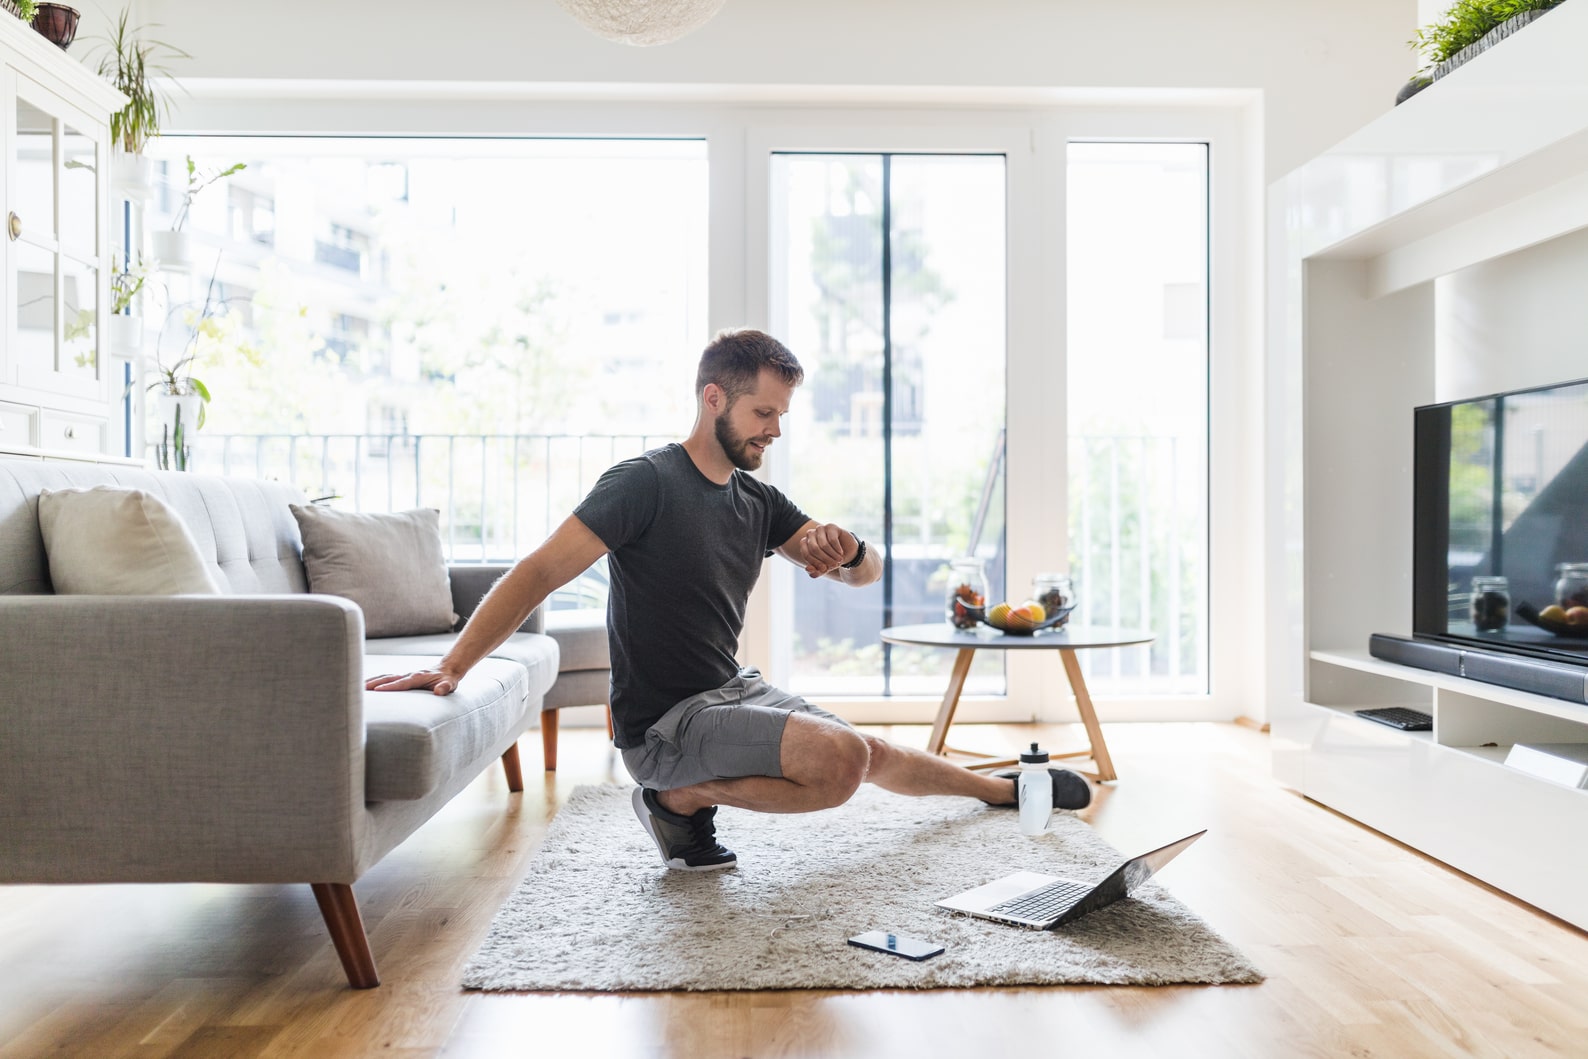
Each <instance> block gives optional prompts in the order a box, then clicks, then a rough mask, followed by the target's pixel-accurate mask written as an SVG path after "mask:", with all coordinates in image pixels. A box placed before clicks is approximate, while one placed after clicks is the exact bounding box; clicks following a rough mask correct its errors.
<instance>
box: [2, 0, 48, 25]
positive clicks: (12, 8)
mask: <svg viewBox="0 0 1588 1059" xmlns="http://www.w3.org/2000/svg"><path fill="white" fill-rule="evenodd" d="M0 8H4V9H5V10H7V11H9V12H11V13H12V14H13V15H15V16H16V17H17V18H20V19H21V20H22V21H24V22H28V23H31V22H32V21H33V16H34V15H36V14H38V13H39V5H38V0H0Z"/></svg>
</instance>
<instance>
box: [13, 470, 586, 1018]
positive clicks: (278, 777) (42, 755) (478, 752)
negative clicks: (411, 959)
mask: <svg viewBox="0 0 1588 1059" xmlns="http://www.w3.org/2000/svg"><path fill="white" fill-rule="evenodd" d="M94 485H120V486H126V487H131V488H137V489H142V490H144V491H146V492H149V493H152V494H154V495H156V496H158V497H160V498H161V499H163V500H164V501H166V503H168V504H169V505H171V507H173V508H175V509H176V511H177V512H178V513H179V514H180V515H181V516H182V517H183V519H184V521H185V522H186V524H187V526H188V528H189V529H190V530H191V531H192V533H193V536H194V537H195V539H196V540H197V542H198V545H199V549H200V551H201V553H202V554H203V555H204V557H205V558H206V560H208V561H209V562H210V563H212V564H213V567H212V572H214V573H215V574H216V575H217V576H218V578H219V582H220V584H221V585H222V586H223V587H224V588H225V589H226V590H227V591H228V593H229V594H228V595H223V596H213V597H206V596H56V595H54V594H53V593H52V589H51V581H50V576H49V568H48V562H47V558H46V555H45V551H44V545H43V541H42V539H41V537H40V533H39V528H38V515H37V507H38V493H39V490H40V489H61V488H71V487H90V486H94ZM305 502H306V499H305V498H304V497H303V496H302V494H300V493H299V492H298V491H297V490H295V489H291V488H289V487H286V486H283V485H281V484H279V483H274V482H262V481H255V480H249V479H231V478H216V477H206V476H200V475H187V474H177V473H166V472H150V471H140V470H135V469H126V468H120V467H112V466H99V465H92V464H68V463H45V462H39V461H29V460H18V459H0V733H3V734H0V821H4V825H3V829H0V883H105V882H239V883H292V882H299V883H301V882H307V883H310V884H311V885H312V886H313V889H314V893H315V897H316V898H317V900H318V901H319V905H320V910H321V913H322V914H323V915H324V917H325V922H326V926H327V927H328V928H329V930H330V934H331V938H332V941H333V942H334V944H335V946H336V950H337V954H338V955H339V956H340V957H341V960H342V964H343V968H344V969H345V970H346V972H347V977H348V981H349V982H350V983H351V984H352V985H353V986H355V987H358V988H368V987H371V986H374V985H377V984H379V978H378V977H377V974H376V971H375V964H374V959H373V956H372V955H371V952H370V948H369V942H368V939H367V937H366V936H365V933H364V928H363V924H362V921H361V920H360V918H359V913H358V906H357V903H356V902H355V900H354V897H353V891H352V884H353V883H354V882H355V881H357V880H358V878H359V877H360V876H361V875H362V874H363V873H364V872H365V871H367V870H368V869H369V868H370V866H371V865H373V864H375V863H376V862H377V861H379V860H380V859H381V857H383V856H384V855H385V854H386V853H387V852H388V851H390V850H391V849H392V848H393V847H395V846H396V845H397V844H398V843H400V842H402V841H403V840H404V839H405V838H407V837H408V836H409V835H410V834H412V833H413V832H414V830H415V829H416V828H418V827H419V826H420V825H421V824H423V823H424V822H425V821H426V820H428V819H429V818H430V816H431V815H432V814H433V813H435V812H436V810H437V809H439V808H440V807H441V806H442V805H444V804H446V802H447V801H448V800H449V799H451V798H452V797H453V796H454V795H455V794H457V793H458V791H460V790H461V789H462V788H463V787H465V786H466V785H467V784H469V783H470V782H471V781H472V780H473V779H474V778H475V777H476V776H478V775H479V774H480V772H481V771H482V770H483V769H485V768H486V767H487V766H488V765H490V764H492V763H493V762H495V761H497V760H501V761H502V763H503V767H504V770H505V772H506V778H507V785H508V787H509V788H510V789H511V790H514V791H517V790H521V789H522V780H521V777H520V770H519V764H518V747H517V740H518V738H519V736H520V735H521V734H523V732H524V731H525V729H526V728H528V727H529V726H530V723H531V722H532V721H533V719H534V718H535V716H536V713H537V712H538V711H539V709H540V708H541V706H542V703H543V700H544V697H545V695H546V693H547V691H548V689H549V688H551V686H552V684H553V681H554V680H555V679H556V675H557V670H558V660H559V652H558V646H557V642H556V641H555V640H554V639H552V638H551V637H549V636H546V635H544V634H543V633H542V632H541V631H540V615H539V613H538V612H537V613H536V614H534V615H532V616H531V617H530V619H529V621H528V622H526V623H525V626H524V628H523V630H521V631H520V632H518V633H516V634H514V636H512V637H511V638H510V639H509V641H508V642H507V643H506V644H504V645H503V647H502V648H501V649H500V650H499V651H498V652H496V657H492V658H488V659H486V660H485V661H483V662H481V663H480V664H479V665H478V666H476V667H475V668H474V669H473V670H472V671H470V673H469V674H468V675H467V676H466V677H465V678H464V680H463V682H462V685H461V687H460V688H459V689H458V691H457V692H456V693H455V694H453V695H450V696H445V697H442V696H436V695H432V694H430V693H428V692H400V693H372V692H365V691H364V690H363V680H364V678H365V676H366V675H372V674H375V673H381V672H397V671H403V670H406V669H410V668H415V667H420V666H423V665H427V664H430V663H432V662H434V661H435V659H436V658H437V657H438V656H439V655H440V654H441V653H442V652H444V651H445V650H446V647H447V646H448V645H449V644H450V642H451V639H452V634H444V635H441V636H428V637H406V638H395V639H390V640H384V641H379V640H373V641H368V642H366V641H365V639H364V621H363V615H362V613H361V612H360V610H359V609H358V607H357V606H355V605H354V604H353V603H351V602H349V601H348V600H345V599H342V598H340V597H336V596H325V595H312V594H309V593H308V591H307V582H306V578H305V573H304V567H303V563H302V560H301V557H300V554H301V543H300V538H299V533H298V527H297V524H296V522H295V520H294V518H293V516H292V514H291V512H290V511H289V509H288V504H289V503H300V504H301V503H305ZM500 572H501V568H494V569H493V568H488V567H478V566H459V567H453V568H451V570H450V573H451V584H452V591H453V597H454V609H455V610H456V611H457V612H458V613H459V614H460V615H462V616H463V619H466V618H467V616H468V615H469V614H470V613H471V612H472V611H473V609H474V606H475V604H476V603H477V602H478V601H479V599H480V597H481V596H482V595H483V594H484V592H485V590H486V589H487V588H488V587H489V586H490V584H491V582H492V581H493V580H494V579H495V578H496V577H497V576H498V575H499V574H500ZM460 625H461V621H460Z"/></svg>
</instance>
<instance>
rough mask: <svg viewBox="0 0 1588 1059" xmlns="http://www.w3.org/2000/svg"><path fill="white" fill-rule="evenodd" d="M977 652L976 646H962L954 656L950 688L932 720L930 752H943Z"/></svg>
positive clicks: (928, 750)
mask: <svg viewBox="0 0 1588 1059" xmlns="http://www.w3.org/2000/svg"><path fill="white" fill-rule="evenodd" d="M975 654H976V648H974V647H961V648H960V649H959V653H958V654H957V655H955V656H954V671H953V673H951V674H950V675H949V678H948V690H947V691H945V692H943V704H942V705H941V706H939V707H938V708H937V719H936V720H935V721H933V722H932V738H931V739H929V740H927V744H926V752H927V753H928V754H941V753H943V752H944V750H943V746H944V744H945V743H946V742H947V741H948V726H949V725H950V724H951V723H953V720H954V710H955V709H957V708H958V706H959V693H960V692H961V691H962V690H964V688H965V678H966V677H967V676H969V675H970V660H971V658H972V656H974V655H975Z"/></svg>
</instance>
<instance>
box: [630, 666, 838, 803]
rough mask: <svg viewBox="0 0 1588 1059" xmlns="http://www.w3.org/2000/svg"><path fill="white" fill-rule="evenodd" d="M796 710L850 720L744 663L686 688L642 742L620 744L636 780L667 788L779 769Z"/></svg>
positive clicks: (827, 718)
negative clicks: (707, 687) (713, 683)
mask: <svg viewBox="0 0 1588 1059" xmlns="http://www.w3.org/2000/svg"><path fill="white" fill-rule="evenodd" d="M792 713H803V714H805V715H806V716H809V717H816V718H819V719H821V720H824V721H831V722H833V723H834V724H841V725H843V726H844V727H845V728H848V727H850V725H849V723H848V722H847V721H845V720H843V718H841V717H836V716H834V715H833V714H830V713H828V712H827V711H826V710H824V709H822V708H821V707H819V706H812V705H811V704H810V703H808V702H806V701H805V700H804V699H802V698H800V697H799V696H798V695H791V694H789V693H788V692H786V691H783V690H781V689H779V688H774V687H773V686H772V685H770V684H768V683H767V682H766V681H765V680H762V679H761V672H760V670H757V669H752V668H750V667H748V666H747V667H745V668H744V669H741V670H739V673H738V675H737V676H735V677H734V678H733V679H732V680H730V681H728V682H727V683H726V684H724V685H723V686H722V687H720V688H716V689H714V690H712V691H703V692H701V693H700V694H699V695H691V696H690V697H689V698H687V699H685V700H684V701H683V702H680V703H678V704H677V705H675V706H674V707H673V708H672V709H670V710H668V711H667V712H666V713H664V714H662V716H661V717H660V718H659V719H658V720H657V721H656V723H655V724H653V725H651V727H650V728H649V729H647V730H646V732H645V742H643V743H641V744H640V745H639V746H634V747H629V748H628V749H627V750H625V751H623V764H624V765H626V766H627V767H628V770H629V775H631V776H633V777H634V780H635V782H636V783H639V784H640V785H641V786H644V787H649V788H651V789H652V790H657V791H667V790H672V789H673V788H675V787H688V786H690V785H691V784H695V783H704V782H706V781H707V780H725V779H737V778H739V777H741V776H782V775H783V761H782V748H783V727H784V725H786V724H788V719H789V714H792Z"/></svg>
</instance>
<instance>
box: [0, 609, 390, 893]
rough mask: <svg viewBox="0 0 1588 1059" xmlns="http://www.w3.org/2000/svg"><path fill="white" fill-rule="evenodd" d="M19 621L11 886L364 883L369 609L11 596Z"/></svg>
mask: <svg viewBox="0 0 1588 1059" xmlns="http://www.w3.org/2000/svg"><path fill="white" fill-rule="evenodd" d="M0 630H3V634H0V673H3V674H5V685H4V688H3V691H0V727H3V732H4V735H3V737H0V819H3V820H5V821H6V840H5V842H3V843H0V881H7V882H111V881H218V882H219V881H229V882H237V881H256V882H288V881H294V880H296V881H314V882H351V881H352V880H353V878H354V877H356V874H357V871H358V865H359V858H358V846H359V838H360V831H361V827H362V825H363V823H364V813H363V804H364V709H363V695H364V691H363V679H362V678H363V674H362V669H361V659H362V654H363V652H362V646H363V639H364V635H363V634H364V629H363V616H362V614H361V613H360V611H359V610H358V608H357V607H356V606H355V605H353V604H352V603H350V602H349V601H347V600H345V599H341V598H338V597H334V596H314V595H290V596H214V597H211V596H202V597H201V596H167V597H149V596H136V597H133V596H127V597H109V596H9V597H0Z"/></svg>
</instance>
